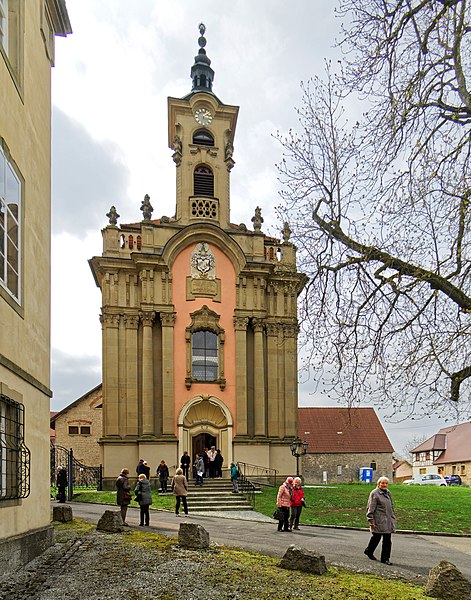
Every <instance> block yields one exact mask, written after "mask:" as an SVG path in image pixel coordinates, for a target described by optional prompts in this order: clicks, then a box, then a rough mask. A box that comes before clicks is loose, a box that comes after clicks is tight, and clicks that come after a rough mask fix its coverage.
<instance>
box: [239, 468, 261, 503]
mask: <svg viewBox="0 0 471 600" xmlns="http://www.w3.org/2000/svg"><path fill="white" fill-rule="evenodd" d="M237 486H238V488H239V492H242V494H244V496H245V497H246V498H247V500H248V501H249V502H250V504H251V506H252V508H255V492H256V489H257V488H256V487H255V485H254V484H253V483H252V482H251V481H250V479H247V478H246V477H245V476H244V475H242V473H241V472H240V471H239V477H238V478H237Z"/></svg>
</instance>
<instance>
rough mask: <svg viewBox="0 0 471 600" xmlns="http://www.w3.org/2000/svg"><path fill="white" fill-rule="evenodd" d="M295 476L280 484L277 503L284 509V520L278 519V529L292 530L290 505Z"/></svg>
mask: <svg viewBox="0 0 471 600" xmlns="http://www.w3.org/2000/svg"><path fill="white" fill-rule="evenodd" d="M293 481H294V480H293V478H292V477H288V479H287V480H286V481H285V482H284V483H283V484H281V485H280V489H279V490H278V496H277V497H276V505H277V506H278V508H281V510H282V511H283V520H280V521H278V531H290V528H289V525H288V518H289V507H290V505H291V494H292V492H293Z"/></svg>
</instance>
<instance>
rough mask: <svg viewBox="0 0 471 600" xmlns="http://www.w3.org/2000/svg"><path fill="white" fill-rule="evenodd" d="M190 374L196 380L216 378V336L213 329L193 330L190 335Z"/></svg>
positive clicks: (214, 379) (212, 379) (213, 379)
mask: <svg viewBox="0 0 471 600" xmlns="http://www.w3.org/2000/svg"><path fill="white" fill-rule="evenodd" d="M191 376H192V377H193V379H194V380H197V381H216V380H217V378H218V336H217V335H216V334H215V333H214V332H213V331H208V330H202V331H195V333H193V334H192V336H191Z"/></svg>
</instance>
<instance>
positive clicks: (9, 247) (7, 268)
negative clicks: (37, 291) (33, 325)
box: [0, 145, 21, 302]
mask: <svg viewBox="0 0 471 600" xmlns="http://www.w3.org/2000/svg"><path fill="white" fill-rule="evenodd" d="M20 225H21V183H20V180H19V178H18V176H17V174H16V173H15V170H14V168H13V165H12V164H11V163H10V161H9V160H8V158H7V156H6V155H5V153H4V151H3V150H2V147H1V145H0V285H2V287H4V288H5V289H6V290H7V291H8V293H9V294H10V295H11V296H13V298H15V300H17V301H18V302H20V300H21V299H20V289H21V286H20V265H21V255H20V247H21V228H20Z"/></svg>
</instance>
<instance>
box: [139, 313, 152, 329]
mask: <svg viewBox="0 0 471 600" xmlns="http://www.w3.org/2000/svg"><path fill="white" fill-rule="evenodd" d="M139 318H140V319H141V323H142V324H143V325H144V327H152V323H153V322H154V319H155V312H154V311H153V310H142V311H141V312H140V313H139Z"/></svg>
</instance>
